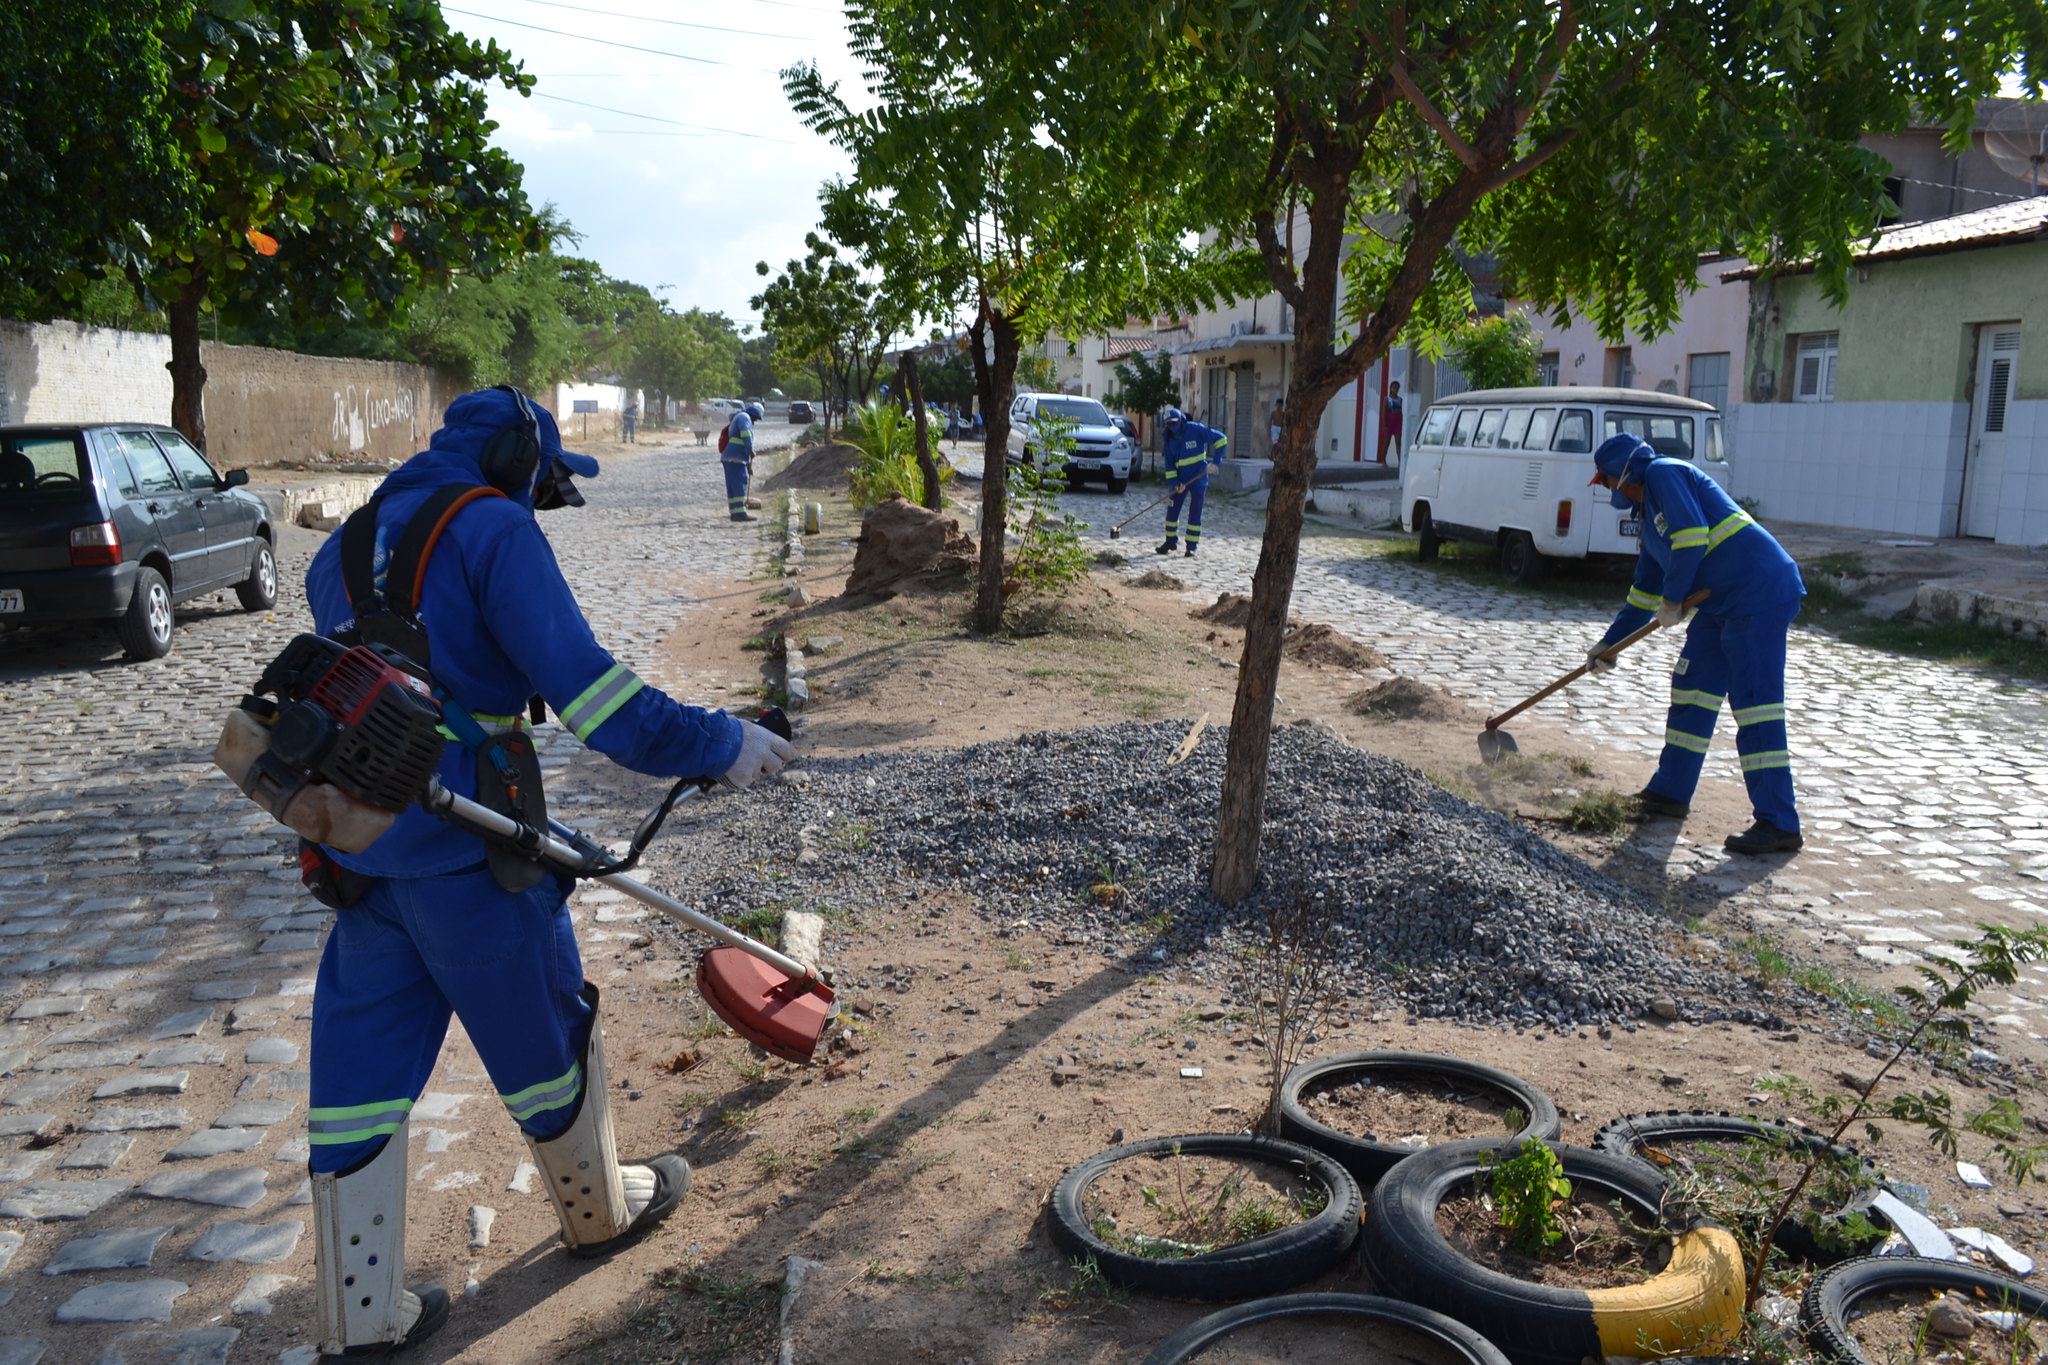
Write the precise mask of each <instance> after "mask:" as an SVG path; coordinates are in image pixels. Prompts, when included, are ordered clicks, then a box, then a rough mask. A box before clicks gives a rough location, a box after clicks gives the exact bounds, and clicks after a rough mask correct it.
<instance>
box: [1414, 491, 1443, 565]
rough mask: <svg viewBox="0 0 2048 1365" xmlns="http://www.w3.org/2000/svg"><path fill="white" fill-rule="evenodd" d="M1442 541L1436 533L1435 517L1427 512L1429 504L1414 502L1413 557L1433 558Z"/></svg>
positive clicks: (1440, 547)
mask: <svg viewBox="0 0 2048 1365" xmlns="http://www.w3.org/2000/svg"><path fill="white" fill-rule="evenodd" d="M1443 543H1444V542H1443V540H1442V538H1441V537H1439V536H1438V535H1437V533H1436V518H1435V517H1433V516H1431V515H1430V514H1429V504H1428V503H1426V502H1419V503H1417V504H1415V557H1416V558H1417V559H1420V560H1423V561H1424V562H1427V561H1429V560H1432V559H1435V558H1436V552H1437V551H1438V550H1440V549H1442V548H1443Z"/></svg>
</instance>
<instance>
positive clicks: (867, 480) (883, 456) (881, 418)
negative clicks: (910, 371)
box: [840, 403, 953, 510]
mask: <svg viewBox="0 0 2048 1365" xmlns="http://www.w3.org/2000/svg"><path fill="white" fill-rule="evenodd" d="M840 437H841V439H842V440H844V441H845V442H846V444H848V445H850V446H852V447H853V448H854V449H855V450H857V451H859V452H860V459H859V461H858V462H857V463H855V465H854V467H853V505H854V506H855V507H858V508H861V509H863V510H864V509H866V508H869V507H873V506H874V505H875V504H876V503H879V502H885V501H887V500H888V499H889V498H891V497H894V496H896V495H898V494H901V495H902V496H903V497H905V498H907V499H909V500H910V501H911V502H921V501H922V500H923V498H924V472H923V471H922V470H920V469H919V468H918V464H917V424H916V422H915V420H914V419H912V418H911V417H909V416H908V415H907V414H905V413H904V411H903V410H902V409H901V408H899V407H897V406H896V405H895V404H893V403H863V404H862V405H861V406H860V407H857V408H855V409H854V410H853V411H852V412H851V413H849V414H848V415H847V418H846V426H845V428H844V429H843V430H842V431H841V433H840ZM936 463H937V464H938V470H939V482H940V484H941V485H943V484H945V483H946V482H947V481H948V480H950V479H951V478H952V475H953V468H952V466H951V465H949V464H947V463H945V462H944V461H937V462H936Z"/></svg>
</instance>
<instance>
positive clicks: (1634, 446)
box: [1587, 431, 1657, 508]
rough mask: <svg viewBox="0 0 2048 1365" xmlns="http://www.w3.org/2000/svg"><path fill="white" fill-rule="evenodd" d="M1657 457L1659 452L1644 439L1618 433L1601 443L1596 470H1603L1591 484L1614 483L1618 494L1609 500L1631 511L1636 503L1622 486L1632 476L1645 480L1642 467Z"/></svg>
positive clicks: (1596, 454)
mask: <svg viewBox="0 0 2048 1365" xmlns="http://www.w3.org/2000/svg"><path fill="white" fill-rule="evenodd" d="M1656 458H1657V452H1656V451H1655V450H1652V449H1651V448H1650V443H1649V442H1647V441H1645V440H1644V439H1643V438H1642V437H1640V436H1633V435H1630V434H1629V433H1628V432H1626V431H1618V432H1616V433H1615V434H1614V435H1612V436H1610V437H1608V438H1607V439H1606V440H1604V441H1602V442H1601V443H1600V448H1599V449H1598V450H1596V451H1594V452H1593V467H1594V468H1595V469H1597V470H1598V471H1599V473H1598V474H1597V475H1595V476H1594V477H1593V478H1591V479H1589V480H1587V482H1588V483H1598V482H1599V481H1600V480H1601V478H1609V479H1612V480H1614V493H1613V496H1612V497H1611V498H1610V499H1609V501H1611V502H1612V503H1613V504H1614V505H1615V506H1616V507H1621V508H1628V507H1633V506H1635V504H1634V503H1633V502H1631V501H1629V499H1628V498H1627V497H1626V496H1625V495H1624V494H1623V493H1622V491H1621V485H1622V484H1624V483H1627V482H1629V480H1630V478H1631V477H1634V478H1636V479H1637V480H1638V481H1640V479H1641V475H1642V466H1644V465H1647V464H1649V462H1650V461H1652V460H1654V459H1656Z"/></svg>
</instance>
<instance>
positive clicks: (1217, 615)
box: [1188, 592, 1252, 626]
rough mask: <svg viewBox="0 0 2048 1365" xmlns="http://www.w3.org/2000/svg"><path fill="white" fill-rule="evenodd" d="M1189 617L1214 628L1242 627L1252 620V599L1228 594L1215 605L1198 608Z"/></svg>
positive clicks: (1236, 594)
mask: <svg viewBox="0 0 2048 1365" xmlns="http://www.w3.org/2000/svg"><path fill="white" fill-rule="evenodd" d="M1188 615H1190V616H1192V617H1194V618H1195V619H1196V620H1197V621H1207V622H1208V623H1209V624H1210V625H1212V626H1242V625H1244V624H1245V623H1247V622H1248V621H1250V620H1251V619H1252V599H1251V598H1249V597H1246V596H1245V595H1244V594H1243V593H1236V592H1226V593H1223V594H1222V595H1221V596H1219V597H1218V598H1217V599H1216V601H1215V604H1214V605H1212V606H1207V607H1200V608H1197V609H1196V610H1194V611H1191V612H1189V613H1188Z"/></svg>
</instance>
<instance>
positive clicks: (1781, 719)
mask: <svg viewBox="0 0 2048 1365" xmlns="http://www.w3.org/2000/svg"><path fill="white" fill-rule="evenodd" d="M1593 465H1594V474H1593V478H1592V480H1591V482H1593V483H1595V484H1598V485H1600V486H1601V487H1603V488H1607V489H1611V490H1612V497H1611V499H1610V501H1611V502H1612V503H1613V505H1614V506H1616V507H1618V508H1623V509H1628V508H1637V507H1639V508H1641V509H1642V512H1641V518H1642V519H1641V545H1642V548H1641V550H1640V551H1639V552H1638V553H1637V555H1636V574H1635V584H1634V586H1632V587H1631V588H1630V589H1629V593H1628V601H1627V603H1626V604H1625V605H1624V606H1623V607H1622V609H1621V612H1620V614H1619V615H1617V616H1616V617H1615V618H1614V624H1612V625H1610V626H1609V627H1608V628H1607V633H1606V634H1605V635H1603V636H1601V637H1600V642H1599V643H1598V644H1596V645H1594V646H1593V647H1592V649H1590V650H1589V651H1587V655H1586V664H1587V669H1588V671H1589V672H1591V673H1594V674H1599V673H1604V672H1606V671H1607V670H1608V669H1610V668H1612V667H1614V662H1613V660H1611V659H1606V658H1603V657H1601V656H1602V655H1603V654H1604V653H1605V652H1606V650H1607V649H1608V648H1609V647H1610V646H1612V645H1613V644H1614V643H1615V642H1616V641H1617V640H1620V639H1621V638H1622V637H1623V636H1625V635H1628V634H1630V633H1632V632H1634V631H1636V630H1638V629H1640V628H1641V627H1642V626H1643V625H1645V624H1647V623H1648V622H1649V620H1650V619H1651V617H1652V616H1653V615H1654V616H1655V617H1656V619H1657V621H1658V623H1659V624H1661V625H1663V626H1666V627H1670V626H1676V625H1679V624H1680V623H1681V622H1684V621H1686V619H1687V614H1686V610H1685V607H1684V606H1683V605H1682V604H1683V603H1684V602H1685V600H1686V599H1687V598H1688V597H1691V596H1692V595H1693V594H1694V593H1695V592H1697V591H1698V590H1699V589H1702V588H1705V589H1706V590H1707V591H1708V597H1707V600H1706V601H1705V602H1703V603H1702V604H1701V605H1700V607H1699V609H1698V610H1697V611H1696V612H1694V613H1693V614H1692V616H1691V623H1690V624H1689V625H1687V627H1686V632H1685V646H1684V648H1683V649H1682V650H1680V652H1679V655H1678V663H1677V665H1676V666H1675V667H1674V669H1673V670H1672V676H1671V711H1670V715H1669V716H1668V718H1667V719H1666V721H1665V729H1664V752H1663V755H1662V757H1660V758H1659V759H1658V761H1657V771H1656V773H1655V774H1653V775H1652V776H1651V778H1650V781H1649V784H1648V785H1647V786H1645V787H1644V788H1643V790H1642V791H1641V792H1639V793H1638V794H1637V797H1636V802H1637V810H1638V813H1639V814H1640V815H1641V816H1642V817H1644V818H1652V817H1660V816H1661V817H1667V818H1670V819H1676V820H1683V819H1684V818H1685V817H1686V816H1687V815H1688V814H1690V813H1691V809H1692V804H1691V803H1692V794H1693V789H1694V788H1695V787H1697V786H1698V785H1699V780H1700V768H1701V766H1702V765H1703V764H1704V763H1705V762H1706V757H1707V747H1708V744H1709V743H1710V741H1712V739H1713V737H1714V723H1715V721H1716V720H1718V719H1719V718H1720V714H1721V705H1722V703H1723V702H1724V701H1726V702H1728V703H1729V704H1731V705H1732V706H1733V707H1734V710H1735V725H1736V731H1735V747H1736V749H1737V750H1738V751H1739V752H1740V753H1741V755H1742V780H1743V782H1744V783H1745V784H1746V785H1747V786H1748V788H1749V800H1750V804H1751V806H1752V807H1754V814H1755V817H1756V818H1755V823H1753V824H1752V825H1751V826H1750V827H1749V828H1748V829H1746V830H1744V831H1743V832H1742V833H1740V834H1731V835H1729V836H1728V838H1727V839H1726V840H1725V841H1724V847H1726V848H1727V849H1728V850H1729V851H1730V852H1731V853H1751V854H1766V853H1791V852H1795V851H1797V850H1798V849H1799V848H1801V847H1802V846H1803V845H1804V844H1805V839H1804V838H1803V836H1802V835H1801V834H1800V832H1799V808H1798V806H1797V804H1796V802H1795V800H1794V796H1793V790H1792V756H1791V754H1790V752H1789V751H1788V748H1787V740H1786V735H1785V647H1786V639H1787V636H1788V635H1789V633H1790V631H1791V629H1792V621H1793V618H1795V617H1797V616H1798V615H1799V601H1800V599H1801V598H1802V597H1804V596H1805V595H1806V585H1805V584H1804V583H1802V582H1801V581H1800V578H1799V566H1798V565H1797V564H1796V563H1794V562H1793V560H1792V556H1790V555H1788V554H1786V553H1785V549H1784V547H1783V546H1781V545H1779V544H1778V542H1777V540H1776V539H1775V538H1773V537H1772V535H1771V533H1770V532H1769V531H1766V530H1765V529H1764V528H1763V527H1761V526H1759V525H1758V524H1757V523H1756V521H1755V519H1754V518H1752V517H1751V516H1750V515H1749V513H1747V512H1745V511H1743V510H1742V509H1741V508H1740V507H1738V506H1736V504H1735V502H1734V500H1733V499H1731V498H1730V497H1729V496H1728V495H1727V493H1725V492H1723V491H1722V489H1721V485H1719V484H1717V483H1715V482H1714V481H1713V480H1712V479H1710V478H1708V477H1707V476H1706V475H1705V474H1703V473H1701V472H1700V470H1699V469H1698V468H1697V467H1695V466H1694V465H1693V463H1692V462H1691V461H1690V460H1685V459H1678V458H1673V457H1669V456H1662V455H1659V454H1658V453H1657V451H1656V450H1655V449H1654V448H1653V447H1652V446H1651V445H1650V443H1649V442H1647V441H1645V440H1643V439H1642V438H1641V437H1639V436H1632V435H1630V434H1628V433H1627V432H1622V433H1619V434H1617V435H1614V436H1610V437H1608V438H1607V440H1606V441H1604V442H1602V443H1601V446H1600V448H1599V449H1598V450H1596V451H1594V452H1593Z"/></svg>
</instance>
